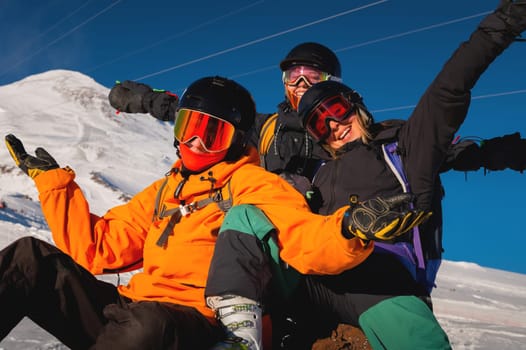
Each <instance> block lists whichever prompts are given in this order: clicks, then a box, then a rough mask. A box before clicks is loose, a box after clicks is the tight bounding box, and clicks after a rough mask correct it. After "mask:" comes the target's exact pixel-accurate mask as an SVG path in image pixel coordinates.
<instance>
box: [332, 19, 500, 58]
mask: <svg viewBox="0 0 526 350" xmlns="http://www.w3.org/2000/svg"><path fill="white" fill-rule="evenodd" d="M491 12H492V11H485V12H481V13H476V14H474V15H470V16H466V17H461V18H456V19H453V20H450V21H446V22H441V23H436V24H432V25H429V26H425V27H422V28H417V29H413V30H409V31H407V32H402V33H398V34H393V35H388V36H385V37H383V38H378V39H374V40H369V41H365V42H363V43H359V44H355V45H351V46H347V47H342V48H340V49H337V50H335V52H343V51H347V50H351V49H356V48H358V47H362V46H367V45H371V44H375V43H379V42H382V41H386V40H391V39H396V38H400V37H403V36H406V35H411V34H415V33H419V32H424V31H426V30H430V29H435V28H439V27H444V26H447V25H450V24H454V23H458V22H463V21H467V20H469V19H472V18H477V17H482V16H484V15H487V14H490V13H491Z"/></svg>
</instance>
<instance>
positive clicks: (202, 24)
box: [86, 0, 265, 73]
mask: <svg viewBox="0 0 526 350" xmlns="http://www.w3.org/2000/svg"><path fill="white" fill-rule="evenodd" d="M264 2H265V0H259V1H256V2H254V3H251V4H249V5H247V6H244V7H241V8H238V9H236V10H235V11H232V12H229V13H226V14H224V15H221V16H218V17H216V18H213V19H211V20H209V21H206V22H203V23H200V24H199V25H197V26H195V27H192V28H189V29H186V30H184V31H182V32H179V33H177V34H174V35H171V36H168V37H166V38H164V39H161V40H159V41H157V42H155V43H153V44H150V45H148V46H145V47H142V48H140V49H137V50H134V51H131V52H128V53H126V54H124V55H122V56H119V57H116V58H113V59H111V60H109V61H106V62H103V63H101V64H98V65H96V66H94V67H91V68H88V69H87V70H86V73H91V72H94V71H96V70H98V69H99V68H102V67H104V66H107V65H109V64H112V63H115V62H118V61H121V60H123V59H125V58H128V57H132V56H135V55H137V54H139V53H141V52H144V51H147V50H149V49H151V48H153V47H156V46H159V45H160V44H163V43H165V42H168V41H170V40H173V39H175V38H180V37H182V36H184V35H186V34H189V33H192V32H195V31H196V30H198V29H201V28H203V27H206V26H208V25H210V24H213V23H216V22H218V21H220V20H222V19H225V18H228V17H231V16H233V15H237V14H239V13H241V12H243V11H246V10H248V9H249V8H252V7H254V6H256V5H259V4H261V3H264Z"/></svg>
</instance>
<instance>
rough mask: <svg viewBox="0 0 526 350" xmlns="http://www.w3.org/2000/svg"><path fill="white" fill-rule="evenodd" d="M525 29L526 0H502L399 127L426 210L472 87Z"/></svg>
mask: <svg viewBox="0 0 526 350" xmlns="http://www.w3.org/2000/svg"><path fill="white" fill-rule="evenodd" d="M525 29H526V0H516V1H511V0H503V1H501V4H500V5H499V7H498V8H497V9H496V10H495V11H494V12H493V13H492V14H490V15H488V16H487V17H486V18H484V19H483V20H482V22H481V23H480V25H479V26H478V28H477V29H476V30H475V31H474V32H473V33H472V34H471V36H470V38H469V39H468V40H467V41H466V42H463V43H462V44H461V45H460V46H459V48H458V49H457V50H456V51H455V52H454V53H453V55H452V56H451V57H450V58H449V60H448V61H447V62H446V63H445V64H444V66H443V68H442V70H441V71H440V72H439V73H438V75H437V76H436V78H435V79H434V81H433V82H432V83H431V85H430V86H429V87H428V89H427V90H426V92H425V93H424V95H423V96H422V97H421V99H420V101H419V102H418V104H417V106H416V108H415V110H414V111H413V113H412V115H411V117H410V118H409V120H408V122H407V123H406V124H405V125H404V127H402V129H401V130H400V135H399V137H400V143H399V145H400V148H401V150H402V154H403V157H404V164H405V166H406V169H407V175H408V178H409V182H410V185H411V188H412V191H413V193H414V194H415V195H416V196H417V199H416V205H417V206H418V207H419V208H422V209H424V210H427V209H429V208H430V206H431V203H432V199H433V188H434V186H435V184H436V182H437V176H438V173H439V171H440V168H441V166H442V163H443V162H444V160H445V158H446V155H447V152H448V149H449V147H450V145H451V142H452V140H453V137H454V135H455V133H456V132H457V130H458V128H459V127H460V125H461V124H462V122H463V121H464V119H465V117H466V114H467V111H468V108H469V104H470V100H471V89H472V88H473V86H474V85H475V84H476V82H477V81H478V79H479V78H480V76H481V75H482V73H483V72H484V71H485V70H486V69H487V68H488V67H489V65H490V64H491V63H492V62H493V61H494V60H495V59H496V58H497V57H498V56H499V55H500V54H501V53H502V52H503V51H504V50H505V49H506V48H507V47H508V46H509V45H510V44H511V43H512V42H513V41H514V40H515V39H516V37H517V35H519V34H520V33H522V32H523V31H524V30H525Z"/></svg>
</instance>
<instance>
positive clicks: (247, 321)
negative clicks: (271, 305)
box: [206, 295, 263, 350]
mask: <svg viewBox="0 0 526 350" xmlns="http://www.w3.org/2000/svg"><path fill="white" fill-rule="evenodd" d="M206 303H207V305H208V306H209V307H210V308H211V309H213V310H214V311H215V313H216V317H217V319H218V320H219V322H220V323H221V324H222V325H223V327H224V328H225V330H226V332H227V337H226V339H225V340H223V341H221V342H219V343H217V344H216V345H214V346H213V347H212V349H211V350H262V349H263V346H262V335H263V325H262V322H261V317H262V311H261V307H260V305H259V304H258V303H257V302H255V301H254V300H251V299H248V298H245V297H240V296H237V295H226V296H218V297H208V298H206Z"/></svg>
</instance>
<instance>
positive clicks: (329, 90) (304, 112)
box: [298, 80, 373, 128]
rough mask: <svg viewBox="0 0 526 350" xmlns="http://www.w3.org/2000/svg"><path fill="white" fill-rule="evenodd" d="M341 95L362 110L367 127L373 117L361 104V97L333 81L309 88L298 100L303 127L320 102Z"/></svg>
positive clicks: (362, 103)
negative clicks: (365, 117) (365, 115)
mask: <svg viewBox="0 0 526 350" xmlns="http://www.w3.org/2000/svg"><path fill="white" fill-rule="evenodd" d="M337 95H342V96H344V97H345V98H346V99H348V100H349V101H351V102H352V103H353V104H355V105H357V106H358V107H360V109H362V110H363V111H364V112H365V113H366V114H367V117H368V120H367V121H366V122H367V124H368V125H370V124H371V123H372V122H373V116H372V115H371V114H370V113H369V111H368V109H367V107H366V106H365V104H364V102H363V98H362V96H361V95H360V94H359V93H358V92H357V91H355V90H353V89H352V88H350V87H348V86H347V85H345V84H343V83H341V82H338V81H333V80H326V81H321V82H319V83H316V84H314V85H313V86H311V87H310V88H309V89H307V91H306V92H305V94H304V95H303V97H302V98H301V100H300V103H299V105H298V115H299V117H300V118H301V123H302V125H303V127H305V128H306V123H307V118H308V117H309V115H310V114H311V112H312V111H313V110H314V109H316V108H317V107H318V106H319V105H320V103H321V102H323V101H325V100H327V99H328V98H329V97H332V96H337Z"/></svg>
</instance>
